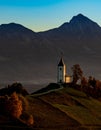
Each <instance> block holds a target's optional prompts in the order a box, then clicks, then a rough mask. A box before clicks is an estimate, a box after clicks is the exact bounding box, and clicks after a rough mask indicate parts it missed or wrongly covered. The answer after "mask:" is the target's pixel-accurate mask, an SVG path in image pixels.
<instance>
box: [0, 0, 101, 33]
mask: <svg viewBox="0 0 101 130" xmlns="http://www.w3.org/2000/svg"><path fill="white" fill-rule="evenodd" d="M79 13H82V14H83V15H85V16H87V17H89V18H90V19H92V20H93V21H95V22H97V23H98V24H99V25H100V26H101V0H0V24H7V23H12V22H14V23H19V24H21V25H23V26H25V27H27V28H29V29H31V30H33V31H35V32H40V31H45V30H49V29H52V28H56V27H59V26H60V25H62V24H63V23H64V22H69V21H70V19H71V18H72V17H73V16H75V15H77V14H79Z"/></svg>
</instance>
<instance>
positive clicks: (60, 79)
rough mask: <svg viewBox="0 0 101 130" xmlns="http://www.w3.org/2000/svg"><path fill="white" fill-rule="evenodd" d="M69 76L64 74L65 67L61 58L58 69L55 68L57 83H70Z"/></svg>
mask: <svg viewBox="0 0 101 130" xmlns="http://www.w3.org/2000/svg"><path fill="white" fill-rule="evenodd" d="M70 82H71V76H68V75H67V74H66V65H65V63H64V61H63V58H61V59H60V61H59V64H58V68H57V83H60V84H62V83H70Z"/></svg>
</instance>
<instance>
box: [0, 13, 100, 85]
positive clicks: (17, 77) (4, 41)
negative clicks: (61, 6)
mask: <svg viewBox="0 0 101 130" xmlns="http://www.w3.org/2000/svg"><path fill="white" fill-rule="evenodd" d="M100 37H101V27H100V26H99V25H98V24H97V23H95V22H93V21H92V20H90V19H89V18H87V17H86V16H84V15H82V14H78V15H77V16H74V17H73V18H72V19H71V20H70V21H69V22H66V23H64V24H62V25H61V26H60V27H58V28H55V29H51V30H48V31H45V32H39V33H36V32H33V31H32V30H29V29H28V28H26V27H24V26H22V25H20V24H16V23H10V24H2V25H0V50H1V51H0V82H1V83H5V82H6V84H10V83H11V82H14V81H19V82H22V83H23V84H44V83H49V82H54V80H55V79H56V73H57V72H56V71H57V69H56V66H57V63H58V60H59V56H60V53H61V52H63V54H64V60H65V63H66V64H67V65H68V69H67V71H68V73H69V72H70V71H69V70H70V67H71V66H72V65H73V64H76V63H78V64H80V65H81V66H82V68H83V69H84V71H85V74H87V75H94V76H95V77H97V78H99V79H101V76H100V73H101V72H100V66H101V62H100V57H101V56H100V46H101V38H100ZM95 61H96V62H95ZM86 66H87V67H86ZM92 70H93V73H92Z"/></svg>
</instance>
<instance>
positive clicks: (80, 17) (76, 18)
mask: <svg viewBox="0 0 101 130" xmlns="http://www.w3.org/2000/svg"><path fill="white" fill-rule="evenodd" d="M78 21H79V22H81V23H83V22H88V21H91V20H90V19H89V18H88V17H86V16H84V15H83V14H78V15H76V16H73V18H72V19H71V20H70V23H75V22H78Z"/></svg>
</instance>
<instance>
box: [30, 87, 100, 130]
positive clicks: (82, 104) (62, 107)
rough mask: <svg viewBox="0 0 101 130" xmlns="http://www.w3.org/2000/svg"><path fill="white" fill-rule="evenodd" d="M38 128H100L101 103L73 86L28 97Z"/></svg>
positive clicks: (85, 129)
mask: <svg viewBox="0 0 101 130" xmlns="http://www.w3.org/2000/svg"><path fill="white" fill-rule="evenodd" d="M27 99H28V100H29V102H30V110H29V112H30V113H33V116H34V119H35V124H34V127H35V128H39V130H40V128H43V129H47V130H48V129H54V130H58V129H60V130H61V129H63V130H66V129H68V128H69V129H71V130H83V129H84V130H91V129H92V130H98V129H101V102H100V101H99V100H97V99H94V98H92V97H88V95H87V94H86V93H84V92H82V91H79V90H77V89H75V88H71V87H62V88H58V89H55V90H51V91H50V90H49V91H45V92H44V91H43V92H42V93H36V94H32V95H30V96H28V97H27Z"/></svg>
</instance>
